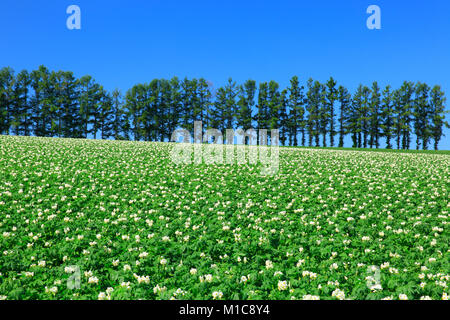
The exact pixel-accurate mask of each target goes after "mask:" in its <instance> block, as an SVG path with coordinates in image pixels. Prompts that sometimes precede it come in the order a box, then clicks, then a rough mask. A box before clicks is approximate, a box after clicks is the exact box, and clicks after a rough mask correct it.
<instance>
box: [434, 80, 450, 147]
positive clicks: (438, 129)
mask: <svg viewBox="0 0 450 320" xmlns="http://www.w3.org/2000/svg"><path fill="white" fill-rule="evenodd" d="M445 101H446V98H445V96H444V92H443V91H442V90H441V87H440V86H438V85H436V86H434V87H433V89H432V90H431V99H430V105H431V124H432V125H431V130H430V131H431V136H432V137H433V140H434V150H437V149H438V145H439V141H440V140H441V138H442V136H443V135H444V134H443V130H442V129H443V127H444V126H445V127H446V128H450V126H449V124H448V122H446V121H444V119H445V114H446V113H448V111H445V106H444V104H445Z"/></svg>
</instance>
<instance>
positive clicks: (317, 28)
mask: <svg viewBox="0 0 450 320" xmlns="http://www.w3.org/2000/svg"><path fill="white" fill-rule="evenodd" d="M71 4H76V5H78V6H79V7H80V8H81V30H68V29H67V28H66V19H67V17H68V14H66V8H67V7H68V6H69V5H71ZM370 4H376V5H378V6H379V7H380V8H381V26H382V29H381V30H369V29H367V27H366V19H367V17H368V16H369V15H368V14H366V8H367V7H368V6H369V5H370ZM0 35H1V42H0V61H1V66H0V67H3V66H11V67H12V68H14V69H15V70H16V71H20V70H21V69H28V70H31V69H34V68H37V67H38V66H39V65H40V64H44V65H46V66H47V67H49V68H50V69H56V70H60V69H61V70H70V71H74V72H75V74H76V75H77V76H82V75H84V74H90V75H92V76H93V77H94V78H95V79H96V80H97V81H98V82H100V83H101V84H103V85H104V86H105V88H107V89H109V90H111V89H114V88H120V89H121V90H122V91H126V89H128V88H130V87H131V86H132V85H134V84H136V83H138V82H148V81H150V80H151V79H153V78H170V77H172V76H178V77H180V78H183V77H185V76H187V77H204V78H206V79H207V80H210V81H212V82H213V84H214V86H215V87H219V86H221V85H223V84H224V83H225V81H226V80H227V79H228V77H232V78H233V79H234V80H236V81H238V82H242V81H244V80H246V79H249V78H251V79H255V80H257V81H268V80H272V79H273V80H276V81H278V82H279V83H280V85H281V86H282V87H285V86H287V85H288V83H289V79H290V78H291V77H292V76H293V75H298V76H299V77H300V78H301V80H302V82H303V83H305V82H306V79H308V78H309V77H312V78H314V79H317V80H319V81H325V80H326V79H328V78H329V77H330V76H333V77H334V78H335V79H336V80H337V81H338V83H339V84H343V85H344V86H346V87H347V88H349V90H351V91H352V92H353V91H354V90H355V88H356V86H357V85H358V84H359V83H363V84H366V85H370V84H371V82H372V81H374V80H377V81H378V82H379V84H380V85H382V86H384V85H385V84H388V83H389V84H391V85H392V86H394V87H399V86H400V85H401V83H402V82H403V81H404V80H408V81H422V82H426V83H428V84H429V85H434V84H440V85H441V86H442V88H443V90H444V91H445V92H446V94H447V96H450V83H449V81H450V1H446V0H441V1H438V0H429V1H415V0H408V1H405V0H395V1H381V0H371V1H365V0H354V1H350V0H346V1H332V0H329V1H323V0H322V1H301V0H293V1H283V0H278V1H263V0H260V1H253V0H251V1H244V0H241V1H235V0H227V1H219V0H217V1H216V0H205V1H196V0H190V1H169V0H158V1H156V0H149V1H136V0H128V1H112V0H111V1H97V0H96V1H92V0H89V1H88V0H71V1H66V0H47V1H36V0H2V1H1V2H0ZM449 100H450V99H449ZM447 109H449V108H447ZM447 120H448V121H450V117H449V116H447ZM445 133H446V135H447V137H444V138H443V139H442V141H441V143H440V149H447V150H449V149H450V130H448V129H447V130H446V131H445ZM413 142H415V140H414V141H413ZM412 146H413V147H415V144H414V143H413V145H412Z"/></svg>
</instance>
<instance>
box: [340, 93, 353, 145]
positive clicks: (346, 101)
mask: <svg viewBox="0 0 450 320" xmlns="http://www.w3.org/2000/svg"><path fill="white" fill-rule="evenodd" d="M351 99H352V96H351V94H350V93H349V92H348V90H347V89H346V88H344V87H343V86H339V89H338V100H339V103H340V114H339V145H338V146H339V148H343V147H344V136H345V135H346V132H347V129H346V126H347V121H348V120H347V118H348V113H349V107H350V105H351Z"/></svg>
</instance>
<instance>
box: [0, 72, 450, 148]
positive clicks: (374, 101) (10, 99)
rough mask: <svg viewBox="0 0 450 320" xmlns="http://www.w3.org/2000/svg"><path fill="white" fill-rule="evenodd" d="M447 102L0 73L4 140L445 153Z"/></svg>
mask: <svg viewBox="0 0 450 320" xmlns="http://www.w3.org/2000/svg"><path fill="white" fill-rule="evenodd" d="M445 102H446V98H445V95H444V92H443V91H442V90H441V87H440V86H439V85H435V86H433V87H430V86H429V85H427V84H426V83H421V82H417V83H413V82H409V81H405V82H404V83H403V84H402V85H401V87H400V88H397V89H394V88H392V87H391V86H390V85H387V86H386V87H384V88H380V86H379V85H378V83H377V82H373V83H372V85H371V86H370V87H367V86H365V85H362V84H360V85H359V86H358V88H357V90H356V92H354V93H353V95H352V94H351V93H350V92H349V91H348V90H347V89H346V88H345V87H344V86H342V85H338V84H337V82H336V81H335V80H334V79H333V78H332V77H331V78H330V79H329V80H328V81H326V82H325V83H321V82H319V81H317V80H313V79H309V80H307V82H306V86H304V85H302V84H301V83H300V81H299V78H298V77H297V76H294V77H292V79H291V80H290V84H289V86H288V87H287V88H284V89H282V88H280V86H279V84H278V83H277V82H275V81H269V82H261V83H259V84H257V83H256V81H254V80H247V81H245V82H244V83H243V84H237V83H236V82H235V81H233V80H232V79H231V78H230V79H228V82H227V83H226V84H225V85H224V86H222V87H220V88H217V89H216V88H214V87H213V85H212V84H211V83H210V82H208V81H206V80H205V79H203V78H200V79H188V78H185V79H182V80H180V79H178V78H177V77H173V78H172V79H170V80H166V79H154V80H152V81H150V82H149V83H144V84H136V85H134V86H133V87H132V88H131V89H129V90H127V91H126V93H125V94H122V93H121V92H120V91H119V90H117V89H116V90H114V91H112V92H108V91H107V90H105V89H104V88H103V86H101V85H100V84H99V83H97V82H96V81H95V80H94V79H93V78H92V77H91V76H89V75H86V76H83V77H81V78H79V79H78V78H76V77H75V76H74V74H73V72H70V71H50V70H49V69H48V68H46V67H45V66H40V67H39V68H38V69H37V70H33V71H31V72H28V71H27V70H23V71H21V72H19V73H17V74H16V73H15V72H14V70H13V69H12V68H10V67H5V68H3V69H1V70H0V133H1V134H13V135H25V136H29V135H35V136H42V137H66V138H88V137H93V138H95V139H97V138H100V139H111V138H113V139H117V140H119V139H120V140H144V141H169V140H170V138H171V135H172V132H173V131H174V130H176V129H178V128H183V129H187V130H189V131H191V132H192V131H193V127H194V121H202V122H203V127H204V128H216V129H219V130H220V131H221V132H222V133H224V132H225V129H236V128H241V129H244V130H247V129H250V128H255V129H269V130H270V129H279V130H280V131H279V139H280V143H281V144H282V145H286V146H287V145H288V146H324V147H326V146H331V147H333V146H336V145H337V146H338V147H343V146H344V137H345V136H347V135H349V136H350V137H351V141H352V147H354V148H367V147H370V148H379V147H380V145H381V139H382V138H383V139H384V141H385V147H386V148H388V149H392V148H397V149H410V148H411V144H412V143H413V142H412V139H413V137H414V136H415V138H416V141H415V147H416V149H420V148H422V149H428V147H429V145H430V144H431V143H433V146H434V149H436V150H437V149H438V144H439V141H440V140H441V139H442V137H443V135H444V134H443V129H444V127H449V124H448V123H447V122H446V121H445V114H446V113H447V111H446V110H445Z"/></svg>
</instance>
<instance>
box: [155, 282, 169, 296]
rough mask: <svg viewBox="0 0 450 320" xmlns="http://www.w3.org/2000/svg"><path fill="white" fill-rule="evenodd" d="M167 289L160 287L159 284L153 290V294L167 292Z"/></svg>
mask: <svg viewBox="0 0 450 320" xmlns="http://www.w3.org/2000/svg"><path fill="white" fill-rule="evenodd" d="M166 289H167V288H166V287H165V286H164V287H160V286H159V284H157V285H156V286H155V287H154V288H153V293H154V294H157V293H161V292H163V291H166Z"/></svg>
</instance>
